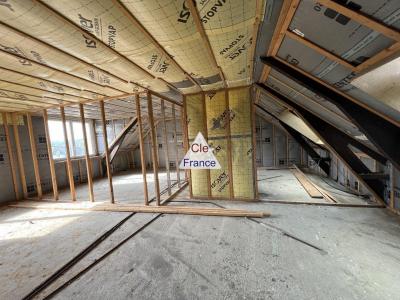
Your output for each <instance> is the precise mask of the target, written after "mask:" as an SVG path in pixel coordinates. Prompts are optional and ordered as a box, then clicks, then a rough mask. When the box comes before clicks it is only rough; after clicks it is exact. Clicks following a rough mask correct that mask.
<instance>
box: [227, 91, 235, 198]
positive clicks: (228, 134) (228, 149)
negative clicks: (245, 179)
mask: <svg viewBox="0 0 400 300" xmlns="http://www.w3.org/2000/svg"><path fill="white" fill-rule="evenodd" d="M225 109H226V110H227V111H228V120H227V122H226V141H227V149H226V153H227V154H228V158H227V160H228V172H229V197H230V199H233V198H234V197H235V195H234V190H233V167H232V140H231V120H230V110H229V91H228V90H225Z"/></svg>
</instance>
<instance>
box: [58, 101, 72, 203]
mask: <svg viewBox="0 0 400 300" xmlns="http://www.w3.org/2000/svg"><path fill="white" fill-rule="evenodd" d="M60 114H61V121H62V126H63V132H64V142H65V156H66V166H67V175H68V181H69V189H70V192H71V198H72V201H76V191H75V182H74V170H73V168H72V161H71V153H70V150H69V141H68V134H67V124H66V121H65V111H64V107H63V106H60Z"/></svg>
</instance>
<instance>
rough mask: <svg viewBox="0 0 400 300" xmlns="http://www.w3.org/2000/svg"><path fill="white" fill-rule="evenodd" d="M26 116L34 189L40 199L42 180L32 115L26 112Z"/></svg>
mask: <svg viewBox="0 0 400 300" xmlns="http://www.w3.org/2000/svg"><path fill="white" fill-rule="evenodd" d="M26 118H27V121H28V133H29V141H30V145H31V152H32V163H33V171H34V173H35V182H36V191H37V196H38V198H39V199H42V196H43V192H42V182H41V180H40V172H39V163H38V159H37V151H36V140H35V135H34V132H33V126H32V117H31V115H30V114H29V113H28V114H26Z"/></svg>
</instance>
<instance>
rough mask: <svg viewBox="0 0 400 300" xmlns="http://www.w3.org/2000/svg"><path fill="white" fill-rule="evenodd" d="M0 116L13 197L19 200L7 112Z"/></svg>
mask: <svg viewBox="0 0 400 300" xmlns="http://www.w3.org/2000/svg"><path fill="white" fill-rule="evenodd" d="M2 117H3V126H4V134H5V136H6V142H7V154H8V159H9V161H10V171H11V178H12V182H13V186H14V193H15V199H17V200H20V196H19V191H18V181H17V174H16V166H15V161H14V154H13V151H12V146H11V140H10V131H9V129H8V118H7V113H4V112H3V113H2Z"/></svg>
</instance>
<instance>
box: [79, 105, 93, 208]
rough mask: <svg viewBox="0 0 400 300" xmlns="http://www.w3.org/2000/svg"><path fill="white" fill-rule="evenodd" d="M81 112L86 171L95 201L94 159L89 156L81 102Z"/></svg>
mask: <svg viewBox="0 0 400 300" xmlns="http://www.w3.org/2000/svg"><path fill="white" fill-rule="evenodd" d="M79 114H80V117H81V125H82V133H83V142H84V146H85V161H86V173H87V181H88V188H89V200H90V201H91V202H94V193H93V171H92V161H91V160H90V156H89V145H88V141H87V132H86V120H85V110H84V107H83V104H82V103H80V104H79Z"/></svg>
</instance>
